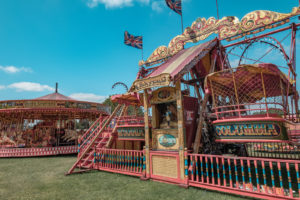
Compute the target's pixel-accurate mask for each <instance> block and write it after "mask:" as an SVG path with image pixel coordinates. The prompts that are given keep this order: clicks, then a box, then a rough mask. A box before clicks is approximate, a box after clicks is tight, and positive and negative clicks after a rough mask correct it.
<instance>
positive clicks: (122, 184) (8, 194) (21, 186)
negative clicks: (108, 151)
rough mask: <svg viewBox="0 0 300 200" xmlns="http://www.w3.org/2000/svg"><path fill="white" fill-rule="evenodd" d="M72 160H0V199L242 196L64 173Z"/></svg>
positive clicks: (218, 198) (101, 174)
mask: <svg viewBox="0 0 300 200" xmlns="http://www.w3.org/2000/svg"><path fill="white" fill-rule="evenodd" d="M75 160H76V157H75V156H65V157H42V158H12V159H0V199H1V200H4V199H5V200H6V199H7V200H10V199H11V200H22V199H26V200H27V199H38V200H40V199H41V200H42V199H51V200H57V199H72V200H73V199H74V200H76V199H82V200H88V199H97V200H105V199H122V200H123V199H124V200H126V199H128V200H134V199H143V200H147V199H155V200H159V199H163V200H169V199H170V200H174V199H180V200H183V199H186V200H192V199H208V200H214V199H216V200H222V199H224V200H225V199H242V198H239V197H236V196H232V195H228V194H223V193H218V192H212V191H206V190H202V189H198V188H191V187H190V188H189V189H184V188H181V187H178V186H176V185H171V184H165V183H159V182H154V181H141V180H140V179H139V178H136V177H131V176H126V175H121V174H113V173H107V172H100V171H92V172H87V173H83V174H74V175H70V176H64V173H65V172H66V171H67V170H68V169H69V168H70V167H71V166H72V164H73V163H74V162H75Z"/></svg>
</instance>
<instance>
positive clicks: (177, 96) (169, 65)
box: [130, 39, 219, 185]
mask: <svg viewBox="0 0 300 200" xmlns="http://www.w3.org/2000/svg"><path fill="white" fill-rule="evenodd" d="M218 47H219V44H218V40H216V39H215V40H212V41H209V42H206V43H204V44H199V45H196V46H194V47H191V48H187V49H183V50H181V51H180V52H179V53H177V54H176V55H175V56H172V57H171V58H170V59H168V60H167V61H165V62H164V63H163V64H161V65H160V66H158V67H155V69H154V70H152V69H151V70H149V71H151V73H150V74H147V75H146V76H144V77H142V78H138V79H137V80H136V81H135V82H134V83H133V86H132V87H131V89H130V90H131V92H141V93H142V94H143V103H144V120H145V157H146V159H145V161H146V165H145V170H146V178H151V179H154V180H159V181H166V182H172V183H177V184H182V185H184V184H185V182H184V181H185V180H187V177H186V174H185V171H187V170H186V169H185V167H186V166H185V157H184V155H185V153H187V152H188V151H189V150H192V149H193V144H194V143H195V136H196V134H197V131H196V130H197V127H198V122H199V110H200V109H199V104H200V102H201V95H199V91H200V89H201V87H202V85H201V84H200V82H201V80H202V79H203V78H204V77H205V76H206V75H207V73H209V71H211V67H212V66H213V70H215V69H218V67H214V64H215V65H216V63H217V58H218V54H216V52H217V51H216V48H218ZM158 50H159V49H158ZM155 55H157V54H155V53H154V54H153V56H155ZM150 58H151V56H150ZM150 58H149V60H151V59H150ZM153 59H154V58H153ZM155 59H157V57H155ZM144 71H146V73H147V70H144ZM187 76H188V77H190V78H191V79H190V80H188V79H187V78H186V77H187ZM187 84H190V85H192V86H193V88H194V91H196V90H197V92H194V93H193V94H191V91H190V90H189V89H188V88H187V87H186V86H187ZM150 118H151V121H150ZM150 127H151V129H150Z"/></svg>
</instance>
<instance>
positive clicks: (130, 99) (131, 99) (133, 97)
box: [110, 92, 143, 106]
mask: <svg viewBox="0 0 300 200" xmlns="http://www.w3.org/2000/svg"><path fill="white" fill-rule="evenodd" d="M110 98H111V100H112V102H118V103H122V104H128V105H135V106H141V105H142V104H143V99H142V98H141V97H140V94H138V93H135V92H131V93H125V94H116V95H113V96H111V97H110Z"/></svg>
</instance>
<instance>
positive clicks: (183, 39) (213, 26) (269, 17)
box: [139, 7, 300, 66]
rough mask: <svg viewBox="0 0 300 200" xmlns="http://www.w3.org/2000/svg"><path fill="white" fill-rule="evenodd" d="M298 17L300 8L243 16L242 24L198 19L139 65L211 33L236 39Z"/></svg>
mask: <svg viewBox="0 0 300 200" xmlns="http://www.w3.org/2000/svg"><path fill="white" fill-rule="evenodd" d="M299 14H300V8H299V7H294V8H293V9H292V12H291V13H288V14H284V13H278V12H273V11H267V10H258V11H253V12H250V13H248V14H246V15H245V16H244V17H243V18H242V20H241V21H239V19H238V18H237V17H223V18H222V19H220V20H217V19H215V18H214V17H210V18H208V19H207V20H206V19H205V18H198V19H197V20H196V21H194V22H193V23H192V25H191V26H190V27H187V28H186V29H185V31H184V33H183V34H181V35H178V36H176V37H174V38H173V39H172V40H171V41H170V43H169V45H168V47H166V46H160V47H158V48H157V49H156V50H155V51H154V52H153V53H152V54H151V55H150V57H149V58H148V59H147V60H146V61H140V62H139V65H140V66H141V65H146V66H150V65H153V64H157V63H160V62H163V61H165V60H166V59H168V58H170V57H171V56H173V55H175V54H176V53H178V52H179V51H181V50H182V49H183V48H184V45H185V44H186V43H188V42H193V43H195V42H198V41H200V40H205V39H206V38H208V37H209V36H210V35H212V34H214V33H215V34H217V33H219V38H220V40H223V39H227V40H229V41H230V40H235V39H238V38H241V37H243V36H245V35H250V34H254V33H258V32H261V31H264V30H265V29H269V28H274V27H277V26H281V25H283V24H285V23H287V22H289V18H290V17H292V16H296V15H299Z"/></svg>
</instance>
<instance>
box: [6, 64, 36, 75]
mask: <svg viewBox="0 0 300 200" xmlns="http://www.w3.org/2000/svg"><path fill="white" fill-rule="evenodd" d="M0 70H2V71H4V72H5V73H9V74H15V73H18V72H32V70H31V69H30V68H27V67H15V66H1V65H0Z"/></svg>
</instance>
